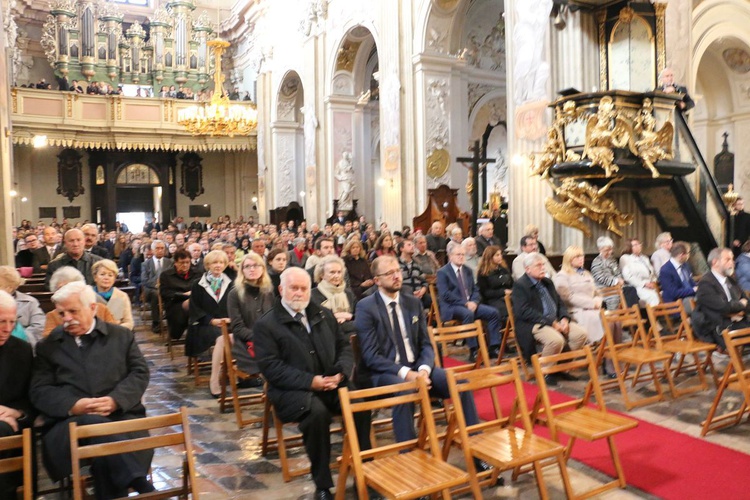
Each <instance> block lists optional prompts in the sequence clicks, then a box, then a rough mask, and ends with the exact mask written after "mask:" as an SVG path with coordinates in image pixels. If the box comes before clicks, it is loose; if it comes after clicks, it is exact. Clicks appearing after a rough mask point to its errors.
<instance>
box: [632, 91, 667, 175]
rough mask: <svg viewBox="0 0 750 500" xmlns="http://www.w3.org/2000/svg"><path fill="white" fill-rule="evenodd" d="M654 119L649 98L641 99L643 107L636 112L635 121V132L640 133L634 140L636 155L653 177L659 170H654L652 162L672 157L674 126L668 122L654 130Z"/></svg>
mask: <svg viewBox="0 0 750 500" xmlns="http://www.w3.org/2000/svg"><path fill="white" fill-rule="evenodd" d="M655 129H656V120H655V119H654V115H653V105H652V103H651V99H646V100H645V101H643V108H641V112H640V113H639V114H638V118H637V120H636V123H635V133H636V135H640V139H638V140H637V141H636V142H635V147H636V149H637V150H638V156H639V157H640V159H641V161H642V162H643V164H644V165H645V166H646V168H648V169H649V170H650V171H651V176H652V177H653V178H654V179H655V178H657V177H659V171H658V170H656V167H655V166H654V163H655V162H657V161H659V160H671V159H672V158H674V151H673V150H672V139H673V138H674V127H672V124H671V123H670V122H667V123H665V124H664V126H663V127H662V128H661V129H659V131H658V132H657V131H656V130H655Z"/></svg>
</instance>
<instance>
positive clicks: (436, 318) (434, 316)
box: [427, 283, 458, 327]
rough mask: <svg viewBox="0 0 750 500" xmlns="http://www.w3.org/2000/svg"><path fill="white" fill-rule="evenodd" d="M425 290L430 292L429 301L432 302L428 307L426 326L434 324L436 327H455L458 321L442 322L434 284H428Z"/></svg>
mask: <svg viewBox="0 0 750 500" xmlns="http://www.w3.org/2000/svg"><path fill="white" fill-rule="evenodd" d="M427 289H428V290H429V291H430V299H431V300H432V304H431V305H430V312H429V314H428V315H427V324H428V325H431V324H433V322H434V324H435V326H437V327H443V326H454V325H457V324H458V320H455V319H449V320H448V321H443V320H442V318H441V317H440V306H439V305H438V291H437V285H436V284H435V283H430V284H429V286H428V287H427Z"/></svg>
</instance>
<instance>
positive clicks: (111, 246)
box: [104, 231, 117, 260]
mask: <svg viewBox="0 0 750 500" xmlns="http://www.w3.org/2000/svg"><path fill="white" fill-rule="evenodd" d="M116 244H117V233H116V232H115V231H110V232H109V233H108V234H107V239H106V240H104V249H105V250H107V257H105V258H107V259H110V260H114V259H115V245H116Z"/></svg>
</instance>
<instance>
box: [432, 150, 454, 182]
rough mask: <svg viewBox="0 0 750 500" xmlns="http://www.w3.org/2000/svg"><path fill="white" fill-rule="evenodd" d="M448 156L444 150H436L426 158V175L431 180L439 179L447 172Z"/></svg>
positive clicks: (449, 159)
mask: <svg viewBox="0 0 750 500" xmlns="http://www.w3.org/2000/svg"><path fill="white" fill-rule="evenodd" d="M450 161H451V158H450V154H449V153H448V151H446V150H445V149H436V150H435V151H433V152H432V154H431V155H430V156H428V157H427V175H429V176H430V177H432V178H433V179H439V178H440V177H442V176H444V175H445V174H446V172H448V167H449V166H450Z"/></svg>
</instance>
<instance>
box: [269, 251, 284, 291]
mask: <svg viewBox="0 0 750 500" xmlns="http://www.w3.org/2000/svg"><path fill="white" fill-rule="evenodd" d="M288 263H289V256H288V255H287V253H286V251H285V250H283V249H281V248H274V249H273V250H271V251H270V252H268V268H267V269H268V277H269V278H270V279H271V288H272V289H273V296H274V297H276V298H277V299H278V298H279V297H280V295H279V285H280V284H281V273H283V272H284V269H286V268H287V264H288Z"/></svg>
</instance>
